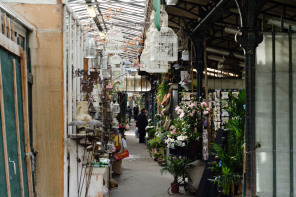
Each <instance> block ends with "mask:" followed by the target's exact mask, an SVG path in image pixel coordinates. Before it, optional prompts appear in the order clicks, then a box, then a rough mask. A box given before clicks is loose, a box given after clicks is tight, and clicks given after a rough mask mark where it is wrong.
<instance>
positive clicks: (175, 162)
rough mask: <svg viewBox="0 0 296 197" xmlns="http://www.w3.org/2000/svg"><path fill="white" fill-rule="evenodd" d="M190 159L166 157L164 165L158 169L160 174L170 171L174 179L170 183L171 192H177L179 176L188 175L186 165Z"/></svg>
mask: <svg viewBox="0 0 296 197" xmlns="http://www.w3.org/2000/svg"><path fill="white" fill-rule="evenodd" d="M190 162H191V161H190V160H189V159H186V158H182V157H180V158H179V157H168V158H167V163H166V165H165V166H164V167H163V168H162V169H161V170H160V172H161V174H163V173H167V172H168V173H170V174H171V175H172V176H173V178H174V181H173V182H172V183H171V191H172V192H173V193H178V192H179V183H178V179H179V178H181V177H183V176H184V177H188V178H189V173H188V166H189V163H190Z"/></svg>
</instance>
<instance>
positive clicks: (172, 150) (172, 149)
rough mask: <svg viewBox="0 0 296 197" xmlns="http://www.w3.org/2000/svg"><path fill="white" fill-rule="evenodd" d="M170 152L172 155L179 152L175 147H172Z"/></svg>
mask: <svg viewBox="0 0 296 197" xmlns="http://www.w3.org/2000/svg"><path fill="white" fill-rule="evenodd" d="M169 152H170V154H171V155H176V154H177V150H176V149H175V148H170V149H169Z"/></svg>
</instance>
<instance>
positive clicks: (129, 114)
mask: <svg viewBox="0 0 296 197" xmlns="http://www.w3.org/2000/svg"><path fill="white" fill-rule="evenodd" d="M126 113H127V115H128V120H129V121H128V122H129V123H130V122H131V118H132V109H131V107H130V106H128V107H127V110H126Z"/></svg>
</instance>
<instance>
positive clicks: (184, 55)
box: [182, 50, 190, 61]
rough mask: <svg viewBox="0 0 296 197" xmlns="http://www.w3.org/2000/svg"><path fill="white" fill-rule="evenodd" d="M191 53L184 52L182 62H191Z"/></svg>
mask: <svg viewBox="0 0 296 197" xmlns="http://www.w3.org/2000/svg"><path fill="white" fill-rule="evenodd" d="M189 58H190V57H189V52H188V51H187V50H184V51H182V60H183V61H189Z"/></svg>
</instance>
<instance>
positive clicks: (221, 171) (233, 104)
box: [211, 90, 245, 195]
mask: <svg viewBox="0 0 296 197" xmlns="http://www.w3.org/2000/svg"><path fill="white" fill-rule="evenodd" d="M229 95H230V103H229V107H228V109H227V111H228V113H229V116H230V117H229V121H228V122H227V123H226V130H225V132H226V135H227V137H226V142H225V144H224V145H218V144H213V149H214V150H215V152H214V153H213V154H214V155H215V156H216V157H217V158H218V161H214V162H212V163H211V165H212V167H211V169H212V170H213V173H214V177H215V179H214V181H215V182H216V183H217V184H218V186H220V187H222V188H223V192H224V194H225V195H229V194H230V188H234V187H235V185H236V186H237V187H238V186H239V184H240V183H241V180H242V177H243V161H244V131H245V110H244V104H245V91H244V90H241V91H240V93H239V95H238V97H237V98H236V97H234V96H233V95H232V94H231V93H230V94H229ZM232 193H233V194H234V193H235V191H234V189H232Z"/></svg>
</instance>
